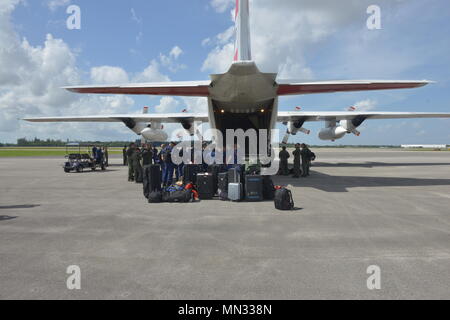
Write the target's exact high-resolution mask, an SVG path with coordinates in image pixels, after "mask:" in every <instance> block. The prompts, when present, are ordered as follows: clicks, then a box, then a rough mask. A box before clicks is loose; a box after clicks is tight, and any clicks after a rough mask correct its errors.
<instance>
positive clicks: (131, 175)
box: [127, 143, 137, 182]
mask: <svg viewBox="0 0 450 320" xmlns="http://www.w3.org/2000/svg"><path fill="white" fill-rule="evenodd" d="M135 157H137V153H136V144H134V143H132V144H130V147H129V148H128V150H127V162H128V181H129V182H133V181H134V171H135V168H134V161H133V160H132V159H134V158H135Z"/></svg>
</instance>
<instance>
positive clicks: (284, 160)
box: [279, 147, 291, 176]
mask: <svg viewBox="0 0 450 320" xmlns="http://www.w3.org/2000/svg"><path fill="white" fill-rule="evenodd" d="M279 157H280V175H282V176H287V175H289V165H288V160H289V158H290V157H291V155H290V154H289V152H288V151H287V150H286V147H283V148H282V150H281V151H280V154H279Z"/></svg>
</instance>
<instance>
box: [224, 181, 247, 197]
mask: <svg viewBox="0 0 450 320" xmlns="http://www.w3.org/2000/svg"><path fill="white" fill-rule="evenodd" d="M243 196H244V188H243V187H242V183H230V184H229V185H228V199H230V200H231V201H241V200H242V198H243Z"/></svg>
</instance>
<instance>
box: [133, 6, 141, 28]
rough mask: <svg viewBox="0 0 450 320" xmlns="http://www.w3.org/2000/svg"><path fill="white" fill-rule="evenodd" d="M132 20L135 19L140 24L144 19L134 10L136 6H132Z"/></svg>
mask: <svg viewBox="0 0 450 320" xmlns="http://www.w3.org/2000/svg"><path fill="white" fill-rule="evenodd" d="M131 20H133V21H134V22H136V23H137V24H138V25H142V19H141V18H138V16H137V14H136V11H135V10H134V8H131Z"/></svg>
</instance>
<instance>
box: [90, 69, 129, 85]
mask: <svg viewBox="0 0 450 320" xmlns="http://www.w3.org/2000/svg"><path fill="white" fill-rule="evenodd" d="M91 80H92V82H93V83H98V84H123V83H127V82H128V74H127V72H126V71H125V70H123V69H122V68H119V67H110V66H102V67H94V68H92V69H91Z"/></svg>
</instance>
